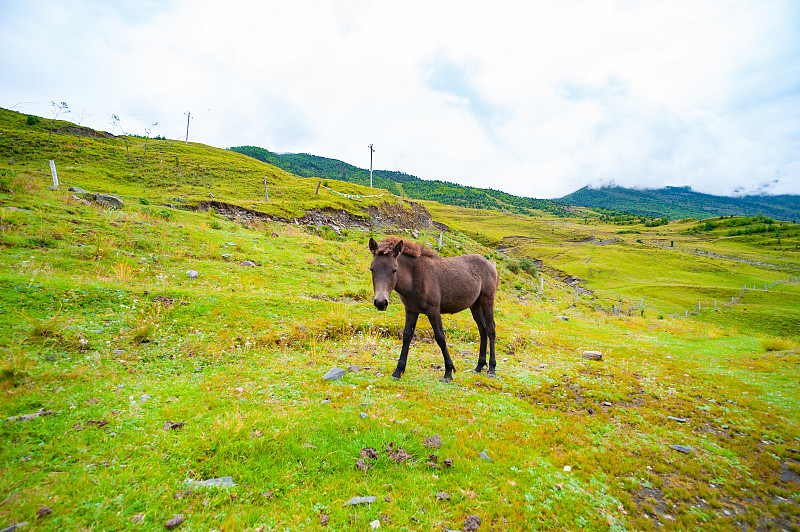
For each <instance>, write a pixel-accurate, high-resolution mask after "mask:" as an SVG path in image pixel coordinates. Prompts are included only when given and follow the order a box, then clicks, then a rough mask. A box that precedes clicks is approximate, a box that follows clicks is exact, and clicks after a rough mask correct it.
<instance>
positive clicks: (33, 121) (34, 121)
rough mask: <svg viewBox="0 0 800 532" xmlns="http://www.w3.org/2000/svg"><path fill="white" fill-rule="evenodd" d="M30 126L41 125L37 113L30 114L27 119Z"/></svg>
mask: <svg viewBox="0 0 800 532" xmlns="http://www.w3.org/2000/svg"><path fill="white" fill-rule="evenodd" d="M25 122H26V123H27V124H28V125H29V126H38V125H39V117H38V116H35V115H28V119H27V120H26V121H25Z"/></svg>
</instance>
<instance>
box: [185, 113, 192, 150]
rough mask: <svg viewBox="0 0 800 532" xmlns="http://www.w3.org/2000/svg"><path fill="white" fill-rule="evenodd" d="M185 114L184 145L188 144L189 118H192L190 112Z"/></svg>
mask: <svg viewBox="0 0 800 532" xmlns="http://www.w3.org/2000/svg"><path fill="white" fill-rule="evenodd" d="M184 114H185V115H186V145H187V146H188V145H189V120H190V119H191V118H192V112H191V111H189V112H188V113H184Z"/></svg>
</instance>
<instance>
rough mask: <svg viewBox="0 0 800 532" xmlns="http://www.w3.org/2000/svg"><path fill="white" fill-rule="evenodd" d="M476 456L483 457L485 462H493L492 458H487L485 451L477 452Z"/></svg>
mask: <svg viewBox="0 0 800 532" xmlns="http://www.w3.org/2000/svg"><path fill="white" fill-rule="evenodd" d="M478 456H480V457H481V458H483V459H484V460H486V461H487V462H494V460H492V459H491V458H489V455H488V454H486V451H481V452H480V453H478Z"/></svg>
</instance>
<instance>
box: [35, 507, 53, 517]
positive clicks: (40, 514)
mask: <svg viewBox="0 0 800 532" xmlns="http://www.w3.org/2000/svg"><path fill="white" fill-rule="evenodd" d="M51 513H53V510H51V509H50V508H48V507H47V506H42V507H41V508H39V509H38V510H36V515H37V516H38V517H39V518H42V517H44V516H46V515H50V514H51Z"/></svg>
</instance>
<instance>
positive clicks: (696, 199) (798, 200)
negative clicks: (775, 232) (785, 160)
mask: <svg viewBox="0 0 800 532" xmlns="http://www.w3.org/2000/svg"><path fill="white" fill-rule="evenodd" d="M556 201H560V202H563V203H566V204H568V205H575V206H580V207H589V208H592V209H606V210H609V211H617V212H623V213H627V214H635V215H639V216H648V217H653V218H657V217H661V216H665V217H667V218H669V219H671V220H677V219H681V218H697V219H704V218H713V217H716V216H723V215H724V216H730V215H733V216H757V215H759V214H763V215H764V216H768V217H770V218H774V219H776V220H787V221H788V220H800V196H788V195H783V196H738V197H728V196H713V195H711V194H702V193H700V192H695V191H693V190H692V189H691V188H690V187H688V186H687V187H665V188H660V189H654V190H635V189H629V188H622V187H613V186H612V187H603V188H589V187H584V188H582V189H580V190H578V191H576V192H573V193H572V194H567V195H566V196H564V197H563V198H558V199H557V200H556Z"/></svg>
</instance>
